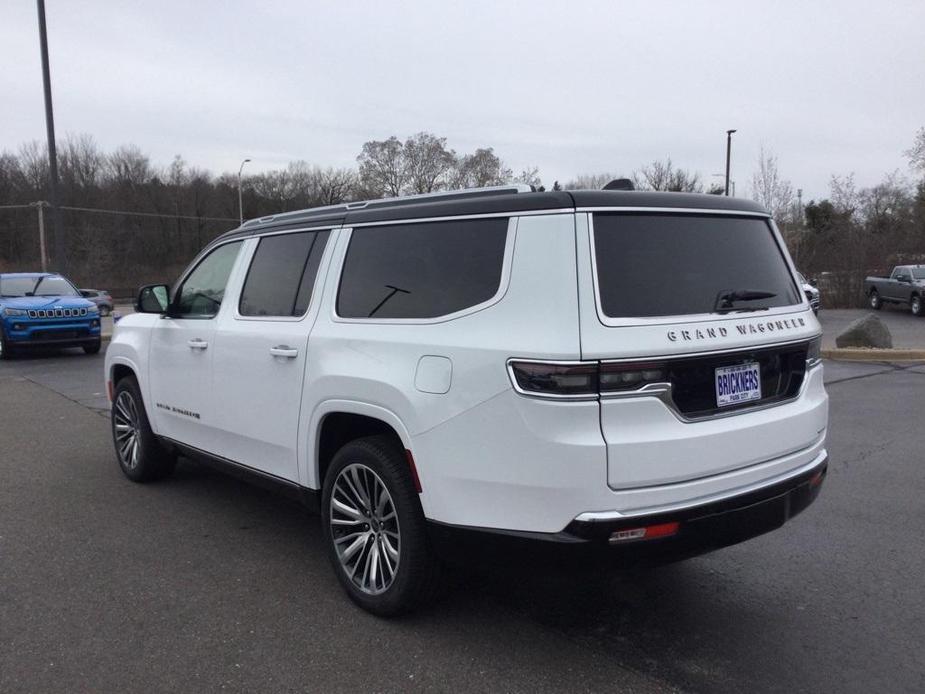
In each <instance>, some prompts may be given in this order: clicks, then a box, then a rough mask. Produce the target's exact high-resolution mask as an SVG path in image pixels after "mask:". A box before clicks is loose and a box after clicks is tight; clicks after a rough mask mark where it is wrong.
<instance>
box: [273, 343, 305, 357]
mask: <svg viewBox="0 0 925 694" xmlns="http://www.w3.org/2000/svg"><path fill="white" fill-rule="evenodd" d="M270 354H272V355H273V356H274V357H285V358H286V359H295V358H296V357H297V356H299V350H297V349H294V348H293V347H290V346H289V345H276V347H270Z"/></svg>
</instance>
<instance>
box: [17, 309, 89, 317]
mask: <svg viewBox="0 0 925 694" xmlns="http://www.w3.org/2000/svg"><path fill="white" fill-rule="evenodd" d="M86 315H87V309H85V308H49V309H38V310H35V309H33V310H30V311H29V318H79V317H81V316H86Z"/></svg>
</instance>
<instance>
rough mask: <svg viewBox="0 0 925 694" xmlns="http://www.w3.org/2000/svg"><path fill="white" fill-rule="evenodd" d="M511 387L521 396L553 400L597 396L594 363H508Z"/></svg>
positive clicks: (595, 366) (595, 364) (513, 361)
mask: <svg viewBox="0 0 925 694" xmlns="http://www.w3.org/2000/svg"><path fill="white" fill-rule="evenodd" d="M508 369H509V370H510V373H511V379H512V380H513V382H514V385H515V386H516V387H517V389H518V390H520V391H521V392H523V393H527V394H530V395H545V396H548V397H557V398H588V397H595V396H596V395H597V392H598V389H597V369H598V367H597V363H590V364H589V363H584V364H582V363H574V362H535V361H515V360H511V361H509V362H508Z"/></svg>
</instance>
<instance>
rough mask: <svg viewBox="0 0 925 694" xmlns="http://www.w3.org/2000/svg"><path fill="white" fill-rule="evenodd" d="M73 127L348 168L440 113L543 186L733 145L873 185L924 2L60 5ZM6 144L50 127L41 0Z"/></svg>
mask: <svg viewBox="0 0 925 694" xmlns="http://www.w3.org/2000/svg"><path fill="white" fill-rule="evenodd" d="M46 2H47V15H48V31H49V47H50V52H51V71H52V84H53V89H54V105H55V118H56V127H57V131H58V136H59V138H60V137H61V136H63V135H64V134H66V133H89V134H91V135H93V136H94V137H95V138H96V140H97V142H98V143H99V144H100V145H101V146H102V147H104V148H105V149H111V148H113V147H115V146H117V145H120V144H124V143H134V144H137V145H138V146H139V147H140V148H141V149H142V150H144V151H145V152H147V153H148V154H150V155H151V157H152V159H153V160H154V161H155V162H156V163H158V164H163V165H166V164H167V163H169V161H170V160H171V159H172V157H173V156H174V155H175V154H182V155H183V157H184V158H185V159H186V160H187V161H188V162H189V163H190V164H192V165H195V166H201V167H205V168H209V169H211V170H213V171H216V172H221V171H228V170H236V169H237V166H238V163H239V162H240V161H241V159H242V158H244V157H245V156H247V157H250V158H252V159H253V160H254V163H253V164H250V165H248V166H249V167H252V168H250V169H249V170H250V171H252V172H253V171H257V170H260V169H268V168H276V167H280V166H284V165H285V164H286V163H288V162H290V161H293V160H297V159H305V160H307V161H309V162H311V163H317V164H321V165H334V166H352V165H354V164H355V158H356V155H357V154H358V152H359V150H360V147H361V146H362V144H363V142H365V141H366V140H370V139H384V138H386V137H388V136H390V135H393V134H395V135H398V136H399V137H405V136H407V135H409V134H412V133H414V132H417V131H420V130H428V131H431V132H434V133H436V134H438V135H441V136H444V137H446V138H447V141H448V145H449V146H450V147H452V148H453V149H455V150H456V151H457V152H466V151H471V150H474V149H475V148H477V147H483V146H491V147H494V148H495V151H496V152H497V153H498V154H499V155H500V156H501V157H502V158H503V159H504V160H505V162H506V163H507V164H508V165H509V166H511V167H512V168H514V169H515V171H519V170H520V169H522V168H524V167H528V166H532V165H535V166H539V167H540V172H541V175H542V178H543V181H544V182H545V183H546V184H547V185H551V184H552V182H553V180H554V179H558V180H560V181H565V180H567V179H569V178H570V177H572V176H574V175H576V174H579V173H597V172H602V171H611V172H614V173H624V174H629V173H631V172H632V170H633V169H636V168H639V167H640V166H642V165H643V164H645V163H647V162H649V161H651V160H653V159H656V158H664V157H666V156H668V155H670V156H671V157H672V159H673V161H674V162H675V163H676V164H677V165H679V166H681V167H684V168H691V169H694V170H696V171H698V172H700V173H701V174H702V175H703V177H704V179H705V182H706V183H709V182H710V181H711V180H712V181H720V180H721V179H720V178H715V179H711V174H713V173H718V172H721V171H722V170H723V166H724V157H725V130H726V129H727V128H737V129H738V131H739V132H738V133H737V134H736V135H735V136H734V140H733V173H732V178H733V179H736V180H737V181H738V182H739V190H738V193H739V194H743V193H746V192H747V190H748V188H747V182H748V181H749V179H750V177H751V173H752V171H753V170H754V169H755V168H756V164H757V159H758V152H759V148H760V146H761V145H764V147H765V148H767V149H770V150H772V151H773V152H774V153H775V154H776V155H777V156H778V158H779V164H780V169H781V172H782V174H783V175H784V176H785V177H786V178H788V179H790V180H791V181H792V183H793V185H794V187H795V188H797V187H801V188H803V190H804V197H805V198H807V199H808V198H809V197H812V196H817V197H818V196H819V195H824V194H825V193H826V191H827V188H828V180H829V177H830V175H831V174H833V173H839V174H846V173H850V172H852V171H854V172H855V173H856V176H857V181H858V183H859V184H861V185H870V184H873V183H876V182H877V181H879V180H880V179H881V178H882V176H883V175H884V174H885V173H887V172H890V171H893V170H894V169H901V171H902V172H903V173H908V169H907V168H906V160H905V157H904V156H903V150H905V149H907V148H908V147H909V146H910V145H911V143H912V140H913V137H914V135H915V132H916V130H917V129H918V128H919V127H921V126H923V125H925V2H923V1H922V0H912V1H909V2H871V1H870V0H861V1H855V0H850V1H849V0H840V1H837V2H815V1H812V0H806V1H804V2H768V0H763V1H761V2H749V1H746V0H741V1H739V2H730V3H725V2H716V1H711V2H706V1H703V2H699V3H693V2H681V1H678V2H654V1H652V0H647V1H646V2H620V1H618V0H610V1H609V2H581V1H579V0H571V1H563V0H556V1H555V2H546V1H545V0H531V1H530V2H523V3H519V2H518V3H515V2H503V1H502V0H495V1H493V2H491V1H489V2H476V1H474V0H468V1H467V2H459V3H450V2H439V1H434V0H430V1H428V2H410V1H406V2H353V1H350V0H337V1H336V2H307V1H303V2H295V1H293V2H284V1H274V0H264V1H263V2H260V3H253V2H248V3H245V2H234V1H231V0H226V1H225V2H220V1H217V0H183V1H182V2H178V1H175V0H158V1H157V2H150V1H139V2H130V1H127V0H121V1H118V2H117V1H113V2H103V1H101V0H81V1H79V2H75V1H73V0H46ZM0 59H2V62H0V65H2V68H0V95H2V98H0V149H15V148H17V147H18V146H19V145H20V143H22V142H24V141H27V140H32V139H39V140H42V139H44V137H45V125H44V115H43V102H42V83H41V64H40V60H39V46H38V29H37V20H36V9H35V2H34V0H3V2H2V9H0Z"/></svg>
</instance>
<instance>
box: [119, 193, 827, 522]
mask: <svg viewBox="0 0 925 694" xmlns="http://www.w3.org/2000/svg"><path fill="white" fill-rule="evenodd" d="M589 227H590V225H589V214H587V213H585V212H562V211H559V210H554V211H550V212H549V213H533V214H527V215H522V216H517V215H514V216H513V217H512V218H511V221H510V227H509V231H508V242H507V243H508V245H507V255H506V258H505V268H504V272H503V276H502V281H501V286H500V288H499V290H498V293H497V295H496V296H495V297H493V298H492V299H491V300H490V301H488V302H485V304H482V305H479V306H477V307H474V308H473V309H472V310H466V311H461V312H460V313H459V314H454V315H453V316H450V317H445V318H441V319H434V320H424V321H422V320H379V319H368V320H366V319H363V320H356V319H345V318H340V317H339V316H337V314H336V310H335V297H336V294H337V288H338V283H339V278H340V271H341V267H342V265H343V262H344V258H345V256H346V252H347V248H348V245H349V242H350V235H351V229H349V228H334V229H333V230H332V234H331V237H330V239H329V240H328V244H327V248H326V250H325V253H324V256H323V258H322V261H321V266H320V268H319V272H318V277H317V279H316V284H315V292H314V295H313V298H312V302H311V306H310V308H309V310H308V313H307V314H306V315H305V316H303V317H302V318H299V319H264V318H260V319H253V318H244V317H242V316H240V315H238V313H237V306H238V299H239V298H240V293H241V288H242V285H243V282H244V279H245V276H246V271H247V266H248V263H249V261H250V258H251V256H252V255H253V253H254V249H255V248H256V245H257V241H256V239H250V240H247V241H245V242H244V244H243V245H242V250H241V252H240V254H239V257H238V260H237V262H236V264H235V268H234V270H233V271H232V274H231V277H230V279H229V282H228V286H227V288H226V291H225V297H224V301H223V303H222V307H221V309H220V311H219V313H218V315H217V316H216V317H215V318H214V319H211V320H207V321H203V320H199V321H184V320H179V319H170V318H161V317H160V316H157V315H151V314H134V315H131V316H126V317H125V318H124V319H122V320H121V321H120V322H119V323H118V325H117V326H116V328H115V331H114V335H113V339H112V343H111V345H110V347H109V350H108V352H107V355H106V374H107V378H108V379H111V378H112V374H113V368H114V367H116V366H117V365H119V366H124V367H129V368H131V369H132V370H133V371H134V372H135V374H136V375H137V377H138V379H139V381H140V384H141V388H142V395H143V397H144V399H145V407H146V409H147V412H148V416H149V419H150V421H151V424H152V427H153V428H154V430H155V432H156V433H157V434H158V435H161V436H167V437H169V438H172V439H175V440H177V441H180V442H182V443H185V444H188V445H192V446H194V447H196V448H201V449H203V450H206V451H208V452H210V453H213V454H216V455H219V456H222V457H224V458H227V459H229V460H232V461H235V462H237V463H239V464H242V465H245V466H248V467H251V468H254V469H256V470H259V471H262V472H264V473H267V474H270V475H273V476H275V477H278V478H282V479H284V480H288V481H291V482H293V483H296V484H298V485H301V486H302V487H306V488H309V489H319V488H320V487H321V484H322V480H321V479H320V478H319V470H318V456H319V435H320V430H321V427H322V425H323V422H324V418H325V416H327V415H329V414H332V413H354V414H362V415H365V416H369V417H373V418H376V419H379V420H381V421H383V422H385V423H386V424H388V425H389V426H391V427H392V428H393V429H394V430H395V432H396V434H397V435H398V437H399V438H400V439H401V441H402V443H403V445H404V446H405V448H407V449H408V450H409V451H411V453H412V454H413V458H414V461H415V464H416V468H417V472H418V475H419V478H420V481H421V486H422V489H423V493H422V494H421V497H420V498H421V503H422V506H423V509H424V513H425V515H426V517H427V518H429V519H431V520H435V521H441V522H445V523H452V524H458V525H464V526H477V527H483V528H499V529H510V530H525V531H537V532H557V531H560V530H562V529H563V528H564V527H565V526H566V525H568V523H569V522H571V521H572V520H574V519H576V518H593V517H602V518H616V517H629V516H634V515H640V514H644V513H650V512H657V511H662V510H667V509H677V508H684V507H687V506H690V505H694V504H698V503H704V502H706V501H710V500H713V499H720V498H726V497H728V496H732V495H735V494H739V493H744V492H745V491H749V490H753V489H757V488H760V487H762V486H767V485H770V484H773V483H775V482H777V481H780V480H782V479H786V478H787V477H788V476H791V475H794V474H797V473H799V472H800V471H802V470H805V469H809V467H811V466H812V465H813V464H817V463H818V462H819V461H820V460H821V459H822V458H823V457H824V456H825V435H826V424H827V396H826V394H825V390H824V388H823V384H822V366H821V365H815V366H813V367H812V368H811V369H810V370H809V371H808V373H807V376H806V378H805V382H804V385H803V387H802V389H801V391H800V393H799V395H798V397H796V398H795V399H793V400H791V401H789V402H786V403H783V404H778V405H776V406H773V407H768V408H763V409H756V410H753V411H752V410H748V411H742V412H737V413H735V414H734V415H732V416H728V417H717V418H711V419H708V420H705V421H697V422H688V421H683V420H682V419H681V418H679V417H678V416H677V415H676V414H675V413H674V412H673V411H672V410H671V409H670V408H669V407H668V406H667V405H666V404H665V402H664V401H663V400H661V399H659V398H658V397H655V396H652V395H646V394H637V395H634V396H633V397H621V398H619V399H607V398H602V399H600V400H598V399H592V400H586V401H556V400H548V399H541V398H536V397H530V396H526V395H523V394H520V393H518V392H516V391H515V389H514V388H513V386H512V383H511V378H510V376H509V374H508V371H507V366H506V365H507V361H508V360H509V359H511V358H520V359H539V360H597V359H624V358H640V357H647V358H654V357H670V356H678V355H686V354H695V353H702V352H709V351H711V350H714V351H715V350H729V349H736V348H750V347H755V346H758V345H762V346H763V345H775V344H778V343H780V342H785V341H791V340H805V339H808V338H812V337H815V336H817V335H819V334H820V332H821V329H820V327H819V324H818V322H817V321H816V319H815V317H814V316H813V314H812V312H811V311H810V309H809V306H808V304H807V302H806V300H805V297H802V296H801V304H800V305H795V306H791V307H785V308H783V309H774V310H772V311H769V312H767V314H766V315H764V316H762V320H764V321H765V322H767V321H772V323H773V324H774V325H772V327H771V328H770V329H768V328H767V327H765V328H763V329H761V330H758V329H757V328H754V329H753V331H750V329H749V328H748V327H747V326H750V325H752V324H754V323H756V321H757V319H756V318H754V317H742V315H734V314H733V315H726V316H716V315H711V316H708V317H703V316H701V317H690V316H688V317H683V318H681V319H679V320H677V321H674V322H672V321H665V320H658V321H647V322H642V323H639V324H635V325H622V326H611V325H606V324H605V323H604V322H603V321H602V320H601V317H600V316H599V315H598V312H597V309H596V301H595V294H594V292H595V285H594V282H593V268H592V264H591V262H590V259H591V247H590V244H591V240H590V239H591V237H590V228H589ZM778 240H779V235H778ZM779 242H780V241H779ZM784 253H785V254H786V251H784ZM789 262H790V261H789V256H788V263H789ZM790 268H791V272H793V268H792V264H791V265H790ZM778 322H779V323H780V324H781V325H782V326H786V328H784V327H781V328H780V329H778V328H777V327H776V324H777V323H778ZM191 323H197V325H190V324H191ZM739 326H746V329H745V330H744V332H742V331H741V330H740V329H739ZM720 329H722V330H724V331H725V334H726V338H725V339H724V340H722V341H719V340H717V339H713V338H711V335H717V334H719V331H720ZM672 334H674V338H672V337H671V335H672ZM683 335H687V336H688V337H683ZM193 339H200V340H204V341H207V342H208V347H207V349H204V350H201V349H195V350H194V349H191V348H190V347H189V346H188V345H189V340H193ZM276 347H286V348H289V349H290V350H291V351H294V352H295V353H296V354H295V355H294V356H292V357H291V358H290V357H288V356H274V355H273V354H272V353H271V351H270V350H271V349H272V348H276ZM422 364H423V365H424V366H423V367H422ZM158 402H163V403H167V404H171V403H182V405H181V407H183V408H185V409H188V410H192V409H193V408H194V407H195V408H199V410H198V413H199V414H200V418H199V419H196V418H190V417H184V416H182V415H180V416H177V415H176V414H174V413H171V412H169V411H167V410H160V408H158V407H156V405H155V404H153V403H158Z"/></svg>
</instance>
